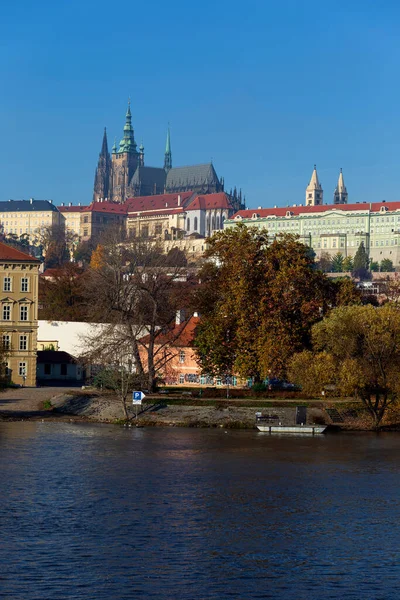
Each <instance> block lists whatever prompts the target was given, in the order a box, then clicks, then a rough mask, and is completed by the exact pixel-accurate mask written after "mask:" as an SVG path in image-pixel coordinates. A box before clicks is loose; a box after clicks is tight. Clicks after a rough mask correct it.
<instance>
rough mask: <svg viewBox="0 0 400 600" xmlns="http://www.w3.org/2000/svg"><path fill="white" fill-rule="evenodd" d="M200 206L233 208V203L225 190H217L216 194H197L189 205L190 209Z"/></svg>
mask: <svg viewBox="0 0 400 600" xmlns="http://www.w3.org/2000/svg"><path fill="white" fill-rule="evenodd" d="M199 208H200V209H203V210H204V209H212V208H231V205H230V203H229V199H228V196H227V195H226V194H225V192H217V193H215V194H205V195H200V196H196V198H195V199H194V201H193V202H191V203H190V204H189V206H188V210H196V209H199Z"/></svg>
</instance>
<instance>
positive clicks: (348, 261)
mask: <svg viewBox="0 0 400 600" xmlns="http://www.w3.org/2000/svg"><path fill="white" fill-rule="evenodd" d="M353 268H354V263H353V257H352V256H346V258H345V259H343V273H350V272H351V271H352V270H353Z"/></svg>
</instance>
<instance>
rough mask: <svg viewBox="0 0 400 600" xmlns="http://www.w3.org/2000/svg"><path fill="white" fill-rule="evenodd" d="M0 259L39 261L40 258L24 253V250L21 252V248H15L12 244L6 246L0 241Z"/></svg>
mask: <svg viewBox="0 0 400 600" xmlns="http://www.w3.org/2000/svg"><path fill="white" fill-rule="evenodd" d="M0 260H1V261H5V260H12V261H18V262H36V263H40V260H38V259H37V258H35V257H34V256H31V255H30V254H26V253H25V252H21V250H16V249H15V248H12V246H8V245H7V244H4V243H3V242H0Z"/></svg>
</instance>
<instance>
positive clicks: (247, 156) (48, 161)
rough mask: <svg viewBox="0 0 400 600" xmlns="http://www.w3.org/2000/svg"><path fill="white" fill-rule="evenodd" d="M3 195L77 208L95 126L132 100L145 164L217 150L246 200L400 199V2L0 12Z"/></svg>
mask: <svg viewBox="0 0 400 600" xmlns="http://www.w3.org/2000/svg"><path fill="white" fill-rule="evenodd" d="M0 14H1V25H2V26H1V35H0V82H1V87H0V173H1V177H0V199H1V200H7V199H9V198H14V199H17V198H29V197H34V198H51V199H53V200H54V202H55V203H57V204H59V203H61V202H73V203H74V204H75V203H78V202H81V203H88V202H89V201H90V200H91V194H92V186H93V177H94V169H95V166H96V162H97V158H98V153H99V151H100V146H101V139H102V131H103V127H104V126H107V130H108V133H109V142H110V145H111V144H112V141H113V139H114V136H117V139H118V140H119V139H120V137H121V135H122V127H123V124H124V115H125V110H126V103H127V98H128V96H130V97H131V102H132V107H131V108H132V116H133V125H134V128H135V136H136V139H137V142H138V143H140V142H141V141H142V140H143V143H144V146H145V152H146V154H145V161H146V164H147V165H150V166H162V162H163V153H164V146H165V136H166V128H167V124H168V121H169V122H170V123H171V139H172V152H173V164H174V165H175V166H179V165H183V164H195V163H200V162H207V161H208V160H210V159H211V157H212V158H213V162H214V165H215V167H216V170H217V173H218V174H219V175H220V176H221V175H223V176H224V177H225V182H226V187H227V188H230V187H231V186H234V185H236V186H237V187H241V188H242V189H243V191H244V192H245V194H246V197H247V202H248V206H249V207H253V206H260V205H261V206H272V205H274V204H278V205H282V206H284V205H287V204H293V203H299V202H302V201H304V190H305V187H306V185H307V183H308V180H309V178H310V175H311V172H312V168H313V164H314V163H316V164H317V168H318V173H319V176H320V180H321V183H322V186H323V188H324V192H325V197H324V200H325V202H331V198H332V194H333V189H334V187H335V184H336V181H337V175H338V172H339V168H340V167H343V172H344V177H345V182H346V185H347V188H348V192H349V201H374V200H375V201H379V200H382V199H385V200H387V201H389V200H400V169H399V162H400V119H399V114H400V108H399V107H400V102H399V92H400V84H399V76H398V72H399V67H398V65H399V63H400V45H399V43H398V29H399V25H400V5H399V4H398V3H396V2H392V1H387V0H383V1H382V2H380V3H377V2H376V1H375V0H374V1H372V0H362V1H359V0H347V1H343V0H335V1H332V0H325V1H324V2H321V0H319V1H314V0H280V2H277V1H276V0H274V1H269V0H264V1H261V0H247V2H246V3H243V2H237V1H235V0H230V1H227V0H214V1H211V0H203V1H202V2H197V3H193V2H188V1H187V0H186V1H185V2H184V1H182V0H170V2H158V1H151V0H148V1H147V2H141V3H139V2H131V3H117V2H115V3H110V2H109V1H107V2H105V1H104V0H97V1H96V2H93V1H91V0H90V1H85V0H80V1H77V0H68V1H66V0H58V1H57V2H54V1H52V2H49V1H47V0H42V1H39V2H36V3H34V2H32V1H31V0H29V1H28V0H21V1H19V2H18V3H14V4H12V3H7V5H4V3H3V6H2V8H1V13H0Z"/></svg>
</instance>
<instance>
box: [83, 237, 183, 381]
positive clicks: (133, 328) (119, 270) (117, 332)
mask: <svg viewBox="0 0 400 600" xmlns="http://www.w3.org/2000/svg"><path fill="white" fill-rule="evenodd" d="M113 235H118V234H117V233H115V234H113ZM101 252H102V255H101V260H100V261H96V265H95V268H91V269H90V271H89V277H88V280H87V286H86V298H87V302H88V306H89V307H90V312H89V314H90V316H91V318H92V319H93V320H95V321H97V322H102V323H108V325H107V327H106V329H105V330H103V331H102V333H101V334H99V335H97V336H95V337H93V338H92V339H90V340H88V344H87V346H88V352H87V359H90V358H91V357H95V358H96V357H100V359H101V360H103V361H105V362H106V364H110V361H111V362H112V356H113V354H114V353H115V352H120V351H123V354H124V356H125V359H126V361H128V362H129V361H131V363H132V365H133V366H134V368H135V370H136V374H137V376H138V377H139V379H140V380H141V381H142V382H143V383H142V385H144V386H145V387H147V388H148V389H149V391H154V390H155V389H156V385H157V378H158V373H159V371H160V370H162V368H163V366H164V364H165V360H166V358H165V357H166V354H165V345H164V344H158V343H157V340H158V339H159V338H160V337H161V336H163V335H164V334H165V333H166V332H167V331H169V330H170V329H172V327H173V325H174V324H175V315H176V311H177V310H178V309H180V308H183V307H184V306H183V305H184V303H185V290H184V287H185V284H184V283H182V281H181V280H182V279H184V278H185V277H184V276H185V275H186V270H185V268H184V267H180V266H173V267H170V266H168V264H167V261H166V255H165V254H163V252H162V250H161V248H160V247H158V246H157V245H156V244H154V243H153V242H152V241H149V240H145V239H135V240H131V241H130V242H129V244H128V243H122V242H121V241H120V240H118V237H117V238H115V239H114V240H112V239H109V240H108V241H104V240H103V245H102V251H101ZM144 382H146V383H144Z"/></svg>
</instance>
